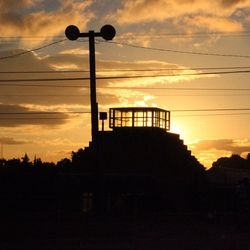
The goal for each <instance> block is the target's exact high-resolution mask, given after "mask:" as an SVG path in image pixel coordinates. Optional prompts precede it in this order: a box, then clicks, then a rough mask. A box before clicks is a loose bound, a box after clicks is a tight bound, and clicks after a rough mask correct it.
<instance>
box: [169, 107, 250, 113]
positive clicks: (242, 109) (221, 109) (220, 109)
mask: <svg viewBox="0 0 250 250" xmlns="http://www.w3.org/2000/svg"><path fill="white" fill-rule="evenodd" d="M244 110H245V111H248V110H250V108H214V109H175V110H171V112H210V111H244Z"/></svg>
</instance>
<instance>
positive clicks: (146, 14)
mask: <svg viewBox="0 0 250 250" xmlns="http://www.w3.org/2000/svg"><path fill="white" fill-rule="evenodd" d="M244 7H250V1H249V0H246V1H245V0H219V1H207V0H199V1H198V0H135V1H131V0H130V1H127V0H126V1H125V0H124V1H123V2H122V6H121V7H120V8H119V9H118V10H117V12H116V13H115V15H111V18H113V19H114V20H117V22H118V23H119V24H121V25H129V24H136V23H138V24H139V23H142V22H164V21H167V20H168V21H171V22H172V23H175V24H176V22H182V18H184V17H190V18H191V19H192V18H194V20H195V19H196V17H197V16H198V17H200V21H199V23H195V22H194V23H193V24H192V23H191V22H189V23H186V24H185V25H189V26H192V25H194V26H196V27H197V26H198V25H199V27H203V28H208V29H209V30H211V28H213V30H214V31H222V28H225V30H223V31H228V30H230V31H241V30H242V26H241V23H239V21H236V20H232V15H233V14H234V13H236V12H237V10H239V9H241V8H244ZM201 17H204V19H202V18H201ZM177 20H178V21H177ZM231 25H233V28H234V29H230V26H231ZM212 26H213V27H212Z"/></svg>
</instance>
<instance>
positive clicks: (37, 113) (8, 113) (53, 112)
mask: <svg viewBox="0 0 250 250" xmlns="http://www.w3.org/2000/svg"><path fill="white" fill-rule="evenodd" d="M90 113H91V112H90V111H62V112H59V111H48V112H47V111H39V112H38V111H29V112H28V111H24V112H0V115H23V114H25V115H58V114H90Z"/></svg>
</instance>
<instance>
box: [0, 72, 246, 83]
mask: <svg viewBox="0 0 250 250" xmlns="http://www.w3.org/2000/svg"><path fill="white" fill-rule="evenodd" d="M242 73H250V70H234V71H214V72H198V73H184V74H167V75H165V74H164V75H133V76H99V77H96V79H97V80H115V79H134V78H158V77H176V76H200V75H224V74H242ZM89 79H90V78H89V77H68V78H34V79H31V78H29V79H5V80H4V79H1V80H0V82H32V81H33V82H48V81H86V80H89Z"/></svg>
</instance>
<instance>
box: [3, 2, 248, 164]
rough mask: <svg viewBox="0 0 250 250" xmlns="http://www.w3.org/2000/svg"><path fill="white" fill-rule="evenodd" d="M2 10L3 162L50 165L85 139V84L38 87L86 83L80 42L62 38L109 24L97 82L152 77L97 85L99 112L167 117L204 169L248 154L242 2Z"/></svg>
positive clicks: (9, 6)
mask: <svg viewBox="0 0 250 250" xmlns="http://www.w3.org/2000/svg"><path fill="white" fill-rule="evenodd" d="M0 10H1V11H0V91H1V92H0V127H1V129H0V142H1V143H2V144H3V156H4V157H5V158H8V159H10V158H14V157H15V158H17V157H22V156H23V155H24V153H27V154H28V155H29V157H30V159H31V160H33V158H34V157H35V155H36V157H40V158H42V160H43V161H55V162H56V161H58V160H60V159H62V158H65V157H70V154H71V152H72V151H76V150H78V149H79V148H81V147H85V146H87V145H88V143H89V141H90V131H91V127H90V114H89V113H83V114H80V113H73V112H89V111H90V101H89V82H88V81H87V80H85V81H83V80H67V81H66V80H61V81H36V80H37V79H48V78H49V79H52V78H53V79H58V78H60V79H61V78H76V77H88V72H72V71H88V41H87V39H86V38H79V39H78V40H77V41H69V40H67V39H66V38H65V35H64V30H65V28H66V27H67V26H68V25H70V24H74V25H76V26H78V27H79V29H80V30H81V32H88V31H89V30H95V31H99V30H100V28H101V27H102V26H103V25H104V24H111V25H113V26H114V27H115V29H116V32H117V34H116V37H115V38H114V39H113V41H112V42H105V41H104V40H103V39H101V38H98V39H97V40H96V67H97V77H98V76H105V77H107V78H109V77H116V76H152V77H145V78H143V77H138V78H128V79H105V80H97V98H98V103H99V110H100V111H108V109H109V107H126V106H148V107H159V108H163V109H167V110H170V111H171V119H172V120H171V132H174V133H178V134H180V137H181V139H183V140H184V143H185V144H187V145H188V148H189V149H190V150H192V153H193V155H195V156H196V157H197V158H198V159H199V160H200V162H201V163H203V164H204V165H205V166H206V167H210V166H211V163H212V162H213V161H215V160H216V159H217V158H219V157H222V156H230V155H231V154H232V153H237V154H241V155H242V156H246V154H247V153H248V152H250V134H249V133H250V131H249V122H250V98H249V96H250V84H249V80H250V74H249V73H250V45H249V44H250V43H249V41H250V0H245V1H244V0H216V1H215V0H212V1H207V0H89V1H87V0H86V1H84V0H81V1H79V0H53V1H51V0H0ZM30 50H32V51H30ZM119 70H122V71H119ZM126 70H127V71H126ZM11 71H12V72H14V73H8V72H11ZM48 71H53V72H54V73H49V72H48ZM58 71H67V72H58ZM69 71H71V72H69ZM239 71H240V72H239ZM242 71H244V72H242ZM248 71H249V72H248ZM21 72H22V73H21ZM216 72H217V73H216ZM220 72H222V73H220ZM225 72H231V73H225ZM203 73H209V74H203ZM159 75H160V77H156V76H159ZM14 79H15V80H17V81H15V82H13V81H4V80H14ZM20 79H36V80H33V81H32V80H30V81H20ZM34 85H37V86H34ZM207 109H210V111H208V110H207ZM46 112H47V113H46ZM48 112H62V113H48ZM69 112H72V113H69ZM3 113H7V114H3ZM11 113H12V114H11ZM105 126H106V129H108V124H105Z"/></svg>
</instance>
